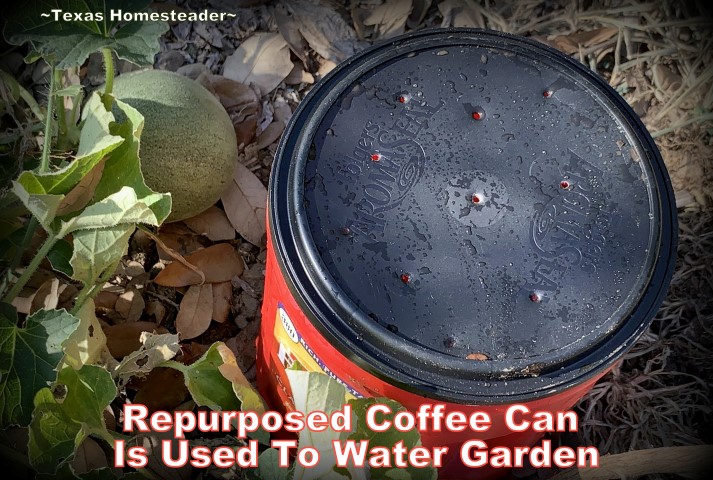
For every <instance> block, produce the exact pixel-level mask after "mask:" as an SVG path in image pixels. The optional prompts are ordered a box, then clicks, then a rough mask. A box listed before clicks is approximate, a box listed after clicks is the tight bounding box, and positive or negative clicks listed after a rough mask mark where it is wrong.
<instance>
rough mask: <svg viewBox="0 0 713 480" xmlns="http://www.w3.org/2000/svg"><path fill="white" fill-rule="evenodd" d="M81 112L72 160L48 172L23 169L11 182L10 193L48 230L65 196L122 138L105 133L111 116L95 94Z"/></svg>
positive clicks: (112, 117)
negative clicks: (80, 125) (81, 123)
mask: <svg viewBox="0 0 713 480" xmlns="http://www.w3.org/2000/svg"><path fill="white" fill-rule="evenodd" d="M84 112H85V113H84V126H83V128H82V134H81V137H80V141H79V147H78V151H77V156H76V158H75V159H74V160H72V161H71V162H70V163H69V164H67V165H66V166H65V167H64V168H62V169H60V170H57V171H53V172H49V173H37V172H35V171H24V172H22V173H21V174H20V176H19V177H18V179H17V181H14V182H13V192H14V193H15V194H16V195H17V197H18V198H19V199H20V200H21V201H22V203H23V204H24V205H25V207H27V209H28V210H29V211H30V212H31V213H32V214H33V215H34V216H35V217H36V218H37V220H38V221H39V222H40V224H41V225H42V227H43V228H44V229H45V230H48V231H52V226H51V224H52V221H53V220H54V219H55V217H56V216H57V210H58V209H59V207H60V205H61V204H62V201H63V200H64V198H65V195H66V194H67V193H69V192H70V191H71V190H72V188H74V187H75V186H76V185H77V183H79V181H80V180H81V179H82V178H83V177H84V176H85V175H87V173H89V172H90V171H91V170H92V169H93V168H94V167H95V166H96V165H97V164H98V163H99V162H100V161H101V160H102V158H104V157H105V156H106V155H108V154H110V153H111V152H112V151H114V150H115V149H116V148H117V147H118V146H119V145H121V143H122V142H124V138H123V137H121V136H120V135H113V134H111V133H110V132H109V130H110V124H111V123H112V122H113V121H114V116H113V115H112V114H111V112H107V111H106V109H105V108H104V105H103V104H102V103H101V99H100V98H99V95H98V94H95V95H93V96H92V97H90V99H89V100H88V101H87V105H86V106H85V108H84Z"/></svg>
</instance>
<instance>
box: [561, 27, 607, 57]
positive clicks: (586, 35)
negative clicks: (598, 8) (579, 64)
mask: <svg viewBox="0 0 713 480" xmlns="http://www.w3.org/2000/svg"><path fill="white" fill-rule="evenodd" d="M618 33H619V29H618V28H615V27H602V28H595V29H593V30H587V31H585V32H577V33H571V34H569V35H557V36H556V37H553V38H551V39H550V40H549V43H550V45H552V46H553V47H555V48H556V49H558V50H561V51H563V52H565V53H566V54H568V55H572V54H574V53H577V52H579V47H580V46H582V47H584V48H587V47H591V46H594V45H598V44H600V43H602V42H606V41H607V40H609V39H610V38H612V37H614V36H615V35H617V34H618Z"/></svg>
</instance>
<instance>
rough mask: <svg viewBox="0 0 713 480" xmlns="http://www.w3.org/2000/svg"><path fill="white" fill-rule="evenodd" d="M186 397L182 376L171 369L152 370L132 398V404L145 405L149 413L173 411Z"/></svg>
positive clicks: (186, 390) (159, 368) (186, 391)
mask: <svg viewBox="0 0 713 480" xmlns="http://www.w3.org/2000/svg"><path fill="white" fill-rule="evenodd" d="M186 396H188V389H187V388H186V384H185V382H184V381H183V374H182V373H181V372H179V371H178V370H174V369H173V368H165V367H158V368H154V369H153V370H152V371H151V373H149V374H148V376H147V377H146V381H145V382H144V384H143V385H142V386H141V388H140V389H139V391H138V392H137V393H136V396H135V397H134V403H140V404H142V405H146V407H147V408H148V409H149V412H156V411H159V410H167V411H170V410H173V409H175V408H176V407H177V406H178V405H180V404H181V403H182V402H183V400H185V398H186Z"/></svg>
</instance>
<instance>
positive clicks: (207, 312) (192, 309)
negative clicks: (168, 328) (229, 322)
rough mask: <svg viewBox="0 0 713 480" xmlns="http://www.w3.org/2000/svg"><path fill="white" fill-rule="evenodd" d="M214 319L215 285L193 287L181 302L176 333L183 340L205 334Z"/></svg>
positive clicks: (207, 284) (206, 284) (205, 284)
mask: <svg viewBox="0 0 713 480" xmlns="http://www.w3.org/2000/svg"><path fill="white" fill-rule="evenodd" d="M212 318H213V285H212V284H210V283H204V284H203V285H192V286H191V288H189V289H188V291H187V292H186V294H185V295H184V296H183V300H181V306H180V308H179V309H178V315H177V316H176V332H178V334H179V335H180V337H181V340H189V339H191V338H196V337H197V336H199V335H201V334H203V332H205V331H206V330H208V327H210V321H211V319H212Z"/></svg>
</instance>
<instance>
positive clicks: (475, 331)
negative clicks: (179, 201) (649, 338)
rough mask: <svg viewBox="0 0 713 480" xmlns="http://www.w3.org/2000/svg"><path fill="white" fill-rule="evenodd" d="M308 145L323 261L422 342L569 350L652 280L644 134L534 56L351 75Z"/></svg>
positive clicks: (523, 351) (308, 185) (494, 56)
mask: <svg viewBox="0 0 713 480" xmlns="http://www.w3.org/2000/svg"><path fill="white" fill-rule="evenodd" d="M443 52H446V53H447V54H443ZM473 59H476V60H477V61H474V60H473ZM543 92H546V94H543ZM401 98H408V99H409V101H408V102H401V101H400V100H399V99H401ZM474 119H475V120H478V121H473V120H474ZM312 142H313V149H314V150H313V155H312V156H311V160H309V161H308V162H307V163H306V167H305V176H304V201H305V209H306V215H307V221H308V225H309V230H310V232H311V234H312V238H313V240H314V244H315V246H316V249H317V251H318V252H319V255H320V257H321V260H322V261H323V263H324V266H325V267H326V270H327V272H328V273H329V275H331V276H332V277H333V278H334V280H335V281H336V283H337V284H338V286H339V287H340V288H341V290H342V291H343V293H344V294H345V295H346V296H347V297H348V298H349V299H351V300H352V301H353V302H354V303H355V304H356V305H357V306H358V307H359V308H360V309H362V310H363V311H364V312H365V313H366V314H367V315H368V316H369V317H370V318H372V319H373V321H374V322H378V323H379V324H381V325H382V326H383V328H385V329H387V328H389V329H390V330H391V331H392V332H394V334H395V335H400V336H402V337H404V338H407V339H409V340H411V341H412V342H414V343H417V344H420V345H422V346H425V347H427V348H429V349H432V350H435V351H438V352H441V353H445V354H449V355H453V356H458V357H461V358H466V357H467V356H468V354H470V353H472V352H483V353H484V354H486V355H487V356H488V357H489V358H490V359H495V360H508V361H509V363H510V364H511V365H512V367H513V368H514V369H515V370H517V369H524V368H526V367H528V366H529V365H532V364H534V363H543V364H552V363H557V362H560V361H563V360H564V359H566V358H569V357H574V356H576V355H577V353H578V352H579V351H584V350H586V349H588V348H590V347H591V346H592V345H593V344H596V343H597V342H599V341H600V340H601V339H602V338H604V337H605V336H607V335H608V333H609V332H611V331H612V330H614V329H616V328H617V327H618V326H619V324H620V323H621V322H622V320H623V319H624V318H626V316H627V313H628V312H629V311H630V310H631V309H632V308H634V307H635V305H636V303H637V301H638V299H639V297H640V295H641V289H642V285H645V284H646V282H647V280H648V276H649V274H650V267H651V265H650V261H649V259H650V257H651V255H650V252H651V250H652V249H656V242H657V240H658V233H657V229H656V228H655V225H656V224H657V222H658V219H657V218H656V216H657V215H658V213H657V212H658V211H657V208H656V205H655V204H654V203H653V202H654V200H653V199H654V198H655V197H656V192H654V191H652V188H651V181H650V178H649V177H650V172H649V171H648V170H647V166H646V164H645V163H643V162H637V161H636V159H634V158H632V153H631V151H632V149H633V151H634V152H636V151H638V149H639V148H640V147H639V144H638V143H637V141H636V140H635V138H634V137H633V136H632V134H631V132H630V131H629V129H628V127H626V126H625V123H624V122H623V121H622V120H621V118H619V116H618V114H617V113H616V112H615V111H612V110H611V108H610V106H609V105H608V104H607V103H606V100H603V99H602V98H601V96H600V95H598V94H597V92H596V91H594V92H593V91H592V89H591V88H590V86H589V85H588V84H587V83H586V82H582V81H581V80H580V79H578V78H577V76H576V75H574V74H573V73H572V72H570V71H568V70H567V69H562V68H560V67H559V66H558V65H556V64H547V63H544V62H542V61H541V60H540V59H538V58H536V57H535V56H532V55H528V54H527V52H520V53H516V54H513V53H512V52H510V51H508V50H507V49H497V48H486V47H478V46H452V47H448V48H443V47H438V48H434V49H430V50H429V49H426V50H421V51H419V52H418V54H417V55H411V56H408V55H404V56H401V57H399V58H397V59H396V60H393V61H391V62H389V63H388V64H386V65H382V66H380V67H379V68H376V69H374V70H372V71H370V72H369V73H367V74H365V75H363V76H362V77H361V78H359V79H358V81H357V82H355V83H353V84H352V85H351V86H350V87H348V88H347V89H346V90H345V91H344V92H343V93H342V95H341V96H340V98H339V99H338V100H337V101H335V102H334V105H333V106H332V107H331V109H329V111H327V112H326V114H325V115H324V118H323V119H322V121H321V123H320V125H319V127H318V128H317V130H316V132H315V133H314V137H313V140H312ZM374 155H378V161H374V157H373V156H374ZM639 155H641V153H639ZM563 185H564V187H563ZM344 229H348V231H349V232H350V235H343V234H342V233H341V232H342V231H343V230H344ZM404 278H408V281H404ZM533 298H534V299H536V300H533Z"/></svg>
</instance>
